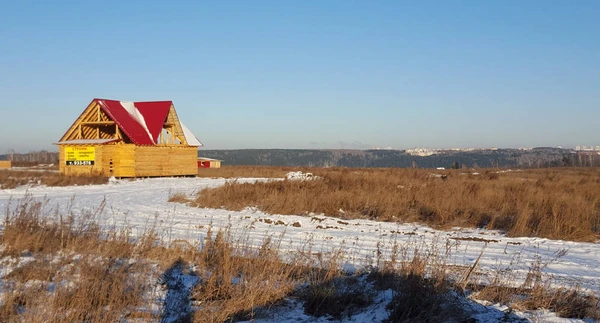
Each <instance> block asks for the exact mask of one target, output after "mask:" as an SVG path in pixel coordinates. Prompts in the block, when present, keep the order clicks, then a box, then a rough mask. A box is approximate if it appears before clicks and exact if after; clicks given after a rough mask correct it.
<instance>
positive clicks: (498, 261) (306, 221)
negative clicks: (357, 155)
mask: <svg viewBox="0 0 600 323" xmlns="http://www.w3.org/2000/svg"><path fill="white" fill-rule="evenodd" d="M257 180H266V179H252V178H249V179H238V182H254V181H257ZM225 181H226V180H225V179H209V178H157V179H141V180H133V181H125V180H123V181H121V180H116V181H111V182H110V183H109V184H106V185H95V186H79V187H78V186H72V187H44V186H34V187H29V188H27V187H20V188H16V189H8V190H0V209H1V210H9V209H11V208H14V207H15V206H16V205H17V204H18V200H19V199H21V198H23V197H24V196H25V195H26V194H28V195H31V196H33V197H34V198H35V199H39V200H46V201H47V204H46V208H48V209H49V210H50V209H56V208H58V209H60V210H71V212H75V213H77V214H82V213H83V212H86V211H93V210H96V209H98V208H99V206H100V205H101V204H103V201H104V202H105V207H104V209H103V212H102V213H101V214H100V218H99V220H100V222H101V224H103V225H106V226H110V227H112V226H116V227H121V226H127V227H130V228H133V233H134V234H135V233H141V232H143V231H144V230H145V229H146V228H148V227H150V226H153V225H157V226H158V228H159V229H160V230H162V234H163V238H164V239H165V240H167V241H173V240H176V239H185V240H189V241H190V242H192V243H193V242H197V241H200V240H203V239H204V237H205V236H206V232H207V230H208V228H209V226H211V225H212V227H213V228H217V229H218V228H226V227H230V231H231V232H232V233H233V234H234V236H235V237H237V238H239V239H241V241H240V242H243V243H249V244H256V245H260V244H261V243H262V242H263V240H264V238H265V237H267V236H271V237H273V238H274V239H276V241H281V244H280V248H281V249H282V251H284V252H283V253H282V254H293V253H296V252H298V251H304V252H309V251H310V252H311V253H317V252H320V253H328V252H338V251H342V252H343V253H344V254H345V262H346V264H345V267H346V268H348V269H353V268H361V267H364V266H367V265H373V264H375V262H376V261H377V259H381V257H383V258H386V257H389V256H390V252H391V249H392V246H393V244H395V243H397V244H399V245H400V246H405V247H406V246H409V247H407V249H408V250H414V248H415V247H419V248H420V249H421V250H423V251H425V250H429V251H432V252H435V253H438V254H440V255H442V256H444V255H447V256H444V257H446V260H447V262H448V263H450V264H455V265H461V266H472V265H473V264H474V262H475V261H476V259H477V258H478V257H479V256H480V254H481V259H480V261H479V267H478V272H479V273H480V275H479V276H477V277H478V279H480V280H481V281H482V282H485V281H486V280H487V279H489V278H490V277H491V276H493V275H495V274H497V273H499V272H503V273H505V274H506V277H508V279H511V280H512V281H513V282H514V284H515V285H518V284H521V283H522V282H523V279H524V278H525V276H526V274H527V272H528V271H529V269H530V268H531V267H532V265H535V264H540V265H541V267H542V271H543V272H544V274H545V275H547V276H546V277H552V278H553V279H552V281H553V282H554V284H556V285H567V286H575V285H579V286H581V287H582V288H584V289H586V290H588V291H590V292H592V293H600V243H581V242H570V241H557V240H549V239H542V238H508V237H506V236H504V235H502V234H501V233H500V232H496V231H487V230H480V229H454V230H450V231H439V230H434V229H431V228H429V227H426V226H423V225H418V224H397V223H385V222H375V221H368V220H341V219H338V218H332V217H327V216H324V215H271V214H265V213H263V212H260V211H258V210H256V209H254V208H251V207H249V208H247V209H245V210H243V211H240V212H234V211H228V210H224V209H202V208H195V207H189V206H186V205H184V204H179V203H169V202H168V201H167V200H168V198H169V196H170V195H171V194H174V193H183V194H186V195H189V196H192V195H194V194H195V193H197V192H198V191H200V190H201V189H203V188H207V187H217V186H220V185H223V184H224V183H225ZM378 251H380V252H382V254H381V256H379V258H378ZM378 297H385V295H380V296H378ZM290 306H296V305H294V304H293V303H292V304H291V305H290ZM374 306H377V304H375V305H374ZM296 307H297V306H296ZM380 307H381V306H380ZM284 312H285V313H288V314H286V315H289V313H293V312H294V310H293V309H288V310H287V311H284ZM298 315H300V314H298ZM280 318H281V319H282V320H283V319H285V320H287V319H288V317H287V316H286V317H280ZM289 319H290V321H291V320H292V319H291V317H290V318H289ZM554 319H555V318H554ZM555 320H556V319H555ZM294 321H297V320H294ZM300 321H302V320H300Z"/></svg>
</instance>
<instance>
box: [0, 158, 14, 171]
mask: <svg viewBox="0 0 600 323" xmlns="http://www.w3.org/2000/svg"><path fill="white" fill-rule="evenodd" d="M11 167H12V162H11V161H10V160H0V169H7V168H11Z"/></svg>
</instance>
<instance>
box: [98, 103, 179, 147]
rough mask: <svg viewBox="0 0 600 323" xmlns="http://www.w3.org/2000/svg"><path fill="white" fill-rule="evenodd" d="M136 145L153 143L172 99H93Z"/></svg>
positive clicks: (160, 129) (165, 118) (165, 117)
mask: <svg viewBox="0 0 600 323" xmlns="http://www.w3.org/2000/svg"><path fill="white" fill-rule="evenodd" d="M94 101H96V102H98V104H99V105H100V107H101V108H102V111H104V112H105V113H106V114H107V115H108V116H109V117H110V118H111V119H112V120H113V121H114V122H115V123H116V124H117V125H118V126H119V128H120V129H121V131H123V132H124V133H125V135H127V137H128V138H129V139H131V141H132V142H133V143H134V144H136V145H154V144H156V141H157V140H158V135H159V134H160V132H161V131H162V128H163V125H164V123H165V121H166V120H167V116H168V114H169V110H170V109H171V106H172V105H173V102H172V101H156V102H125V101H115V100H105V99H94Z"/></svg>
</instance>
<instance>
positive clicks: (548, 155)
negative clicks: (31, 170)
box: [199, 148, 600, 168]
mask: <svg viewBox="0 0 600 323" xmlns="http://www.w3.org/2000/svg"><path fill="white" fill-rule="evenodd" d="M199 154H200V155H201V156H203V157H208V158H215V159H220V160H223V164H224V165H269V166H310V167H365V168H368V167H401V168H408V167H419V168H437V167H444V168H479V167H483V168H487V167H502V168H506V167H524V168H538V167H560V166H591V165H594V166H600V156H599V155H595V156H593V155H589V156H588V155H578V154H576V153H575V152H574V151H572V150H569V149H560V148H534V149H531V150H519V149H498V150H475V151H444V152H442V153H440V154H435V155H431V156H412V155H410V154H407V153H406V152H405V151H402V150H304V149H239V150H201V151H200V153H199Z"/></svg>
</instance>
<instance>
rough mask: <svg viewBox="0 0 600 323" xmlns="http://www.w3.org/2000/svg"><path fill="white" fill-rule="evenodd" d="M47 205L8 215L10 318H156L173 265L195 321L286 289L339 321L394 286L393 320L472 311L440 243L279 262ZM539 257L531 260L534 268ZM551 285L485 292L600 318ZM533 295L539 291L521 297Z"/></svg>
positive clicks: (4, 306)
mask: <svg viewBox="0 0 600 323" xmlns="http://www.w3.org/2000/svg"><path fill="white" fill-rule="evenodd" d="M45 210H47V209H46V208H45V207H44V204H43V202H36V201H35V200H33V199H31V198H26V199H25V200H23V201H21V202H20V203H19V204H18V205H17V207H16V208H14V211H10V212H7V214H6V216H5V219H4V222H3V230H2V231H1V232H0V233H1V236H0V242H1V244H0V259H6V258H7V257H8V258H12V259H18V258H19V257H22V256H24V255H25V256H29V257H33V260H32V261H31V262H29V263H24V264H23V265H22V266H19V267H17V268H16V269H15V270H13V271H12V272H10V273H9V274H8V275H7V276H6V277H4V278H3V279H2V280H3V301H2V303H1V305H0V321H2V322H16V321H19V322H23V321H26V322H46V321H52V322H72V321H89V322H115V321H123V320H128V319H141V320H158V319H160V316H161V315H162V314H161V313H155V312H151V311H149V310H148V305H149V304H152V303H153V302H155V300H154V299H153V296H150V297H149V295H151V294H149V292H151V291H152V290H154V289H156V283H155V282H156V281H158V276H160V274H161V273H163V276H165V275H167V273H168V272H169V271H170V270H172V269H173V268H175V267H177V266H180V267H181V268H184V272H185V273H186V274H189V275H193V276H194V277H197V278H198V283H197V284H196V285H195V286H193V288H192V289H191V291H190V293H189V297H190V301H189V306H190V313H187V314H186V313H183V314H186V315H183V316H181V317H180V318H181V319H189V320H190V321H194V322H224V321H236V320H239V319H244V320H248V319H250V320H251V319H253V318H255V317H257V315H258V314H257V313H259V312H261V311H264V310H265V309H268V308H270V307H271V306H274V305H276V304H278V303H279V302H282V301H284V300H285V299H286V298H288V297H290V296H292V297H295V298H298V299H301V300H302V301H303V302H304V311H305V313H306V314H308V315H312V316H322V315H328V316H330V317H332V318H334V319H343V318H344V317H347V316H349V315H351V314H353V313H356V312H358V311H360V309H362V308H364V307H365V306H369V305H370V304H372V302H373V299H374V296H375V293H376V291H377V290H387V289H392V290H393V292H394V298H393V300H392V302H391V303H390V304H389V306H388V308H389V310H390V313H391V315H390V318H389V320H388V321H389V322H411V321H439V319H440V318H445V319H447V318H453V319H455V320H456V321H460V320H463V319H465V318H466V317H468V314H469V313H467V312H464V311H463V309H462V308H463V307H462V306H460V304H458V303H457V299H456V294H455V293H454V294H453V292H452V290H453V288H455V287H454V286H455V285H456V283H453V282H451V281H450V280H448V274H447V273H448V272H449V270H450V267H449V266H447V265H446V261H445V259H448V258H449V257H450V256H451V255H450V254H448V252H449V251H448V250H446V251H445V253H444V251H441V250H435V249H434V248H435V247H433V246H422V245H414V244H406V245H398V244H394V246H393V247H392V256H391V258H390V259H387V260H385V259H377V264H378V265H377V267H375V268H373V269H371V270H369V271H367V272H364V273H361V272H357V273H355V274H351V275H348V274H345V273H344V272H343V271H342V270H341V268H342V266H341V264H342V259H343V253H342V252H341V251H339V252H334V253H332V254H328V255H323V254H315V253H313V252H312V251H310V250H309V251H308V252H307V253H306V252H300V253H299V254H298V255H297V257H295V258H292V259H289V261H287V262H282V261H281V255H280V254H279V252H278V249H279V244H280V243H281V241H272V240H270V239H267V240H265V241H264V242H263V244H262V246H260V247H253V246H249V245H245V244H243V243H241V244H240V243H239V242H236V243H234V242H232V239H231V237H230V233H229V231H227V230H218V231H216V232H215V231H213V228H212V227H210V228H209V231H208V233H207V236H206V238H205V239H204V241H202V243H200V244H199V245H192V244H190V243H189V242H187V241H183V240H175V241H173V242H171V243H170V244H162V243H161V242H160V240H159V234H157V229H156V228H155V227H151V228H149V229H148V230H147V231H146V232H144V233H142V234H141V236H140V237H138V238H133V237H131V236H130V235H129V233H128V232H129V230H127V229H123V230H116V229H111V230H108V231H105V230H102V229H101V228H100V227H99V226H98V225H97V223H96V216H97V214H99V213H100V212H101V210H102V205H101V206H100V207H99V208H98V210H96V211H94V212H89V213H85V214H83V215H79V216H73V215H66V216H61V214H60V213H50V214H48V213H47V212H46V211H45ZM69 213H71V212H69ZM541 267H542V266H541V265H539V264H538V265H535V264H534V265H533V266H532V272H535V271H536V270H540V268H541ZM464 270H466V269H464ZM534 276H535V275H534ZM459 283H460V282H459ZM300 286H303V287H301V288H299V287H300ZM548 286H549V285H548V284H547V283H545V284H540V283H536V284H534V285H533V286H528V288H525V287H523V288H520V289H512V290H511V289H510V288H507V287H503V286H502V285H501V284H500V283H495V284H493V285H490V286H485V287H483V289H480V292H479V294H480V295H481V297H482V298H486V299H492V298H494V300H495V301H497V302H501V303H507V304H509V305H511V306H515V307H517V308H520V309H524V308H527V309H530V308H551V309H554V310H556V311H557V312H558V313H559V314H562V315H565V316H574V317H590V318H592V319H600V313H599V312H598V298H596V297H593V296H589V295H584V294H581V293H579V291H577V289H561V290H552V289H550V288H549V287H548ZM527 293H529V294H528V295H531V296H530V297H528V298H524V297H522V295H525V294H527ZM186 302H187V300H186ZM196 304H198V306H197V305H196Z"/></svg>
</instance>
